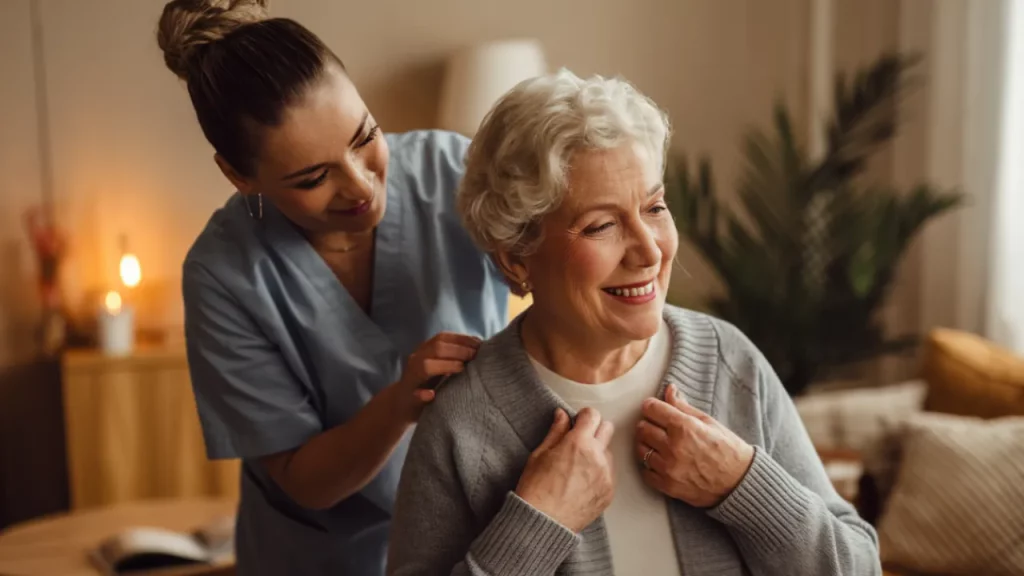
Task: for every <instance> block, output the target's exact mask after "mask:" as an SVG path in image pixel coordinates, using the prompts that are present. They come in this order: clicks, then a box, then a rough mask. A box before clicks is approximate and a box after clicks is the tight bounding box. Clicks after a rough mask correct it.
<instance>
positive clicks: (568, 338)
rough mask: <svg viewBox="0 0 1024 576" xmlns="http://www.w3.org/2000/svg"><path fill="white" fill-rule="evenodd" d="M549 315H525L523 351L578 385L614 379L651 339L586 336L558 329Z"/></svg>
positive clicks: (626, 369) (633, 361) (627, 367)
mask: <svg viewBox="0 0 1024 576" xmlns="http://www.w3.org/2000/svg"><path fill="white" fill-rule="evenodd" d="M562 324H563V323H560V322H558V320H557V319H556V317H555V316H553V315H551V314H544V313H537V314H531V313H530V312H527V313H526V316H525V317H524V318H523V324H522V327H521V334H522V338H523V346H524V347H525V348H526V352H527V353H528V354H529V355H530V356H532V357H533V359H534V360H536V361H538V362H540V363H541V364H542V365H544V366H545V367H546V368H548V369H549V370H551V371H552V372H554V373H556V374H558V375H559V376H561V377H563V378H568V379H569V380H572V381H574V382H579V383H581V384H600V383H602V382H608V381H609V380H614V379H615V378H618V377H619V376H622V375H623V374H625V373H626V372H627V371H628V370H629V369H630V368H632V367H633V366H634V365H635V364H636V363H637V361H638V360H640V357H641V356H643V354H644V352H645V351H646V350H647V344H648V342H650V340H649V339H648V340H621V339H618V340H616V341H612V340H615V339H608V338H599V337H590V338H588V337H586V336H583V335H582V332H581V331H580V330H573V329H571V328H569V329H568V330H560V329H559V326H560V325H562Z"/></svg>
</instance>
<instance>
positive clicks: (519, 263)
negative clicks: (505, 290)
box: [494, 250, 533, 297]
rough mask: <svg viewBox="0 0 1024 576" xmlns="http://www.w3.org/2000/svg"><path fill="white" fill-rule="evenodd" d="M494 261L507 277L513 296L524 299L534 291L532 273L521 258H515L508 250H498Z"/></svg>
mask: <svg viewBox="0 0 1024 576" xmlns="http://www.w3.org/2000/svg"><path fill="white" fill-rule="evenodd" d="M494 261H495V263H497V265H498V269H499V270H501V273H502V274H504V275H505V278H506V280H507V281H508V285H509V288H510V289H511V290H512V293H513V294H515V295H516V296H519V297H523V296H526V295H527V294H529V293H530V292H531V291H532V290H533V285H532V284H531V283H530V272H529V270H527V269H526V264H524V263H523V259H522V257H521V256H515V255H513V254H511V253H510V252H509V251H507V250H498V251H497V252H495V253H494Z"/></svg>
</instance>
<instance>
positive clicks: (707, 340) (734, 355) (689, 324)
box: [665, 305, 771, 381]
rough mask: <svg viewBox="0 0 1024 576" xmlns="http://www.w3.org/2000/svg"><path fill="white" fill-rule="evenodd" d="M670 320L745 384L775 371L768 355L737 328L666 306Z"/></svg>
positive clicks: (667, 317)
mask: <svg viewBox="0 0 1024 576" xmlns="http://www.w3.org/2000/svg"><path fill="white" fill-rule="evenodd" d="M665 308H666V319H667V320H668V322H669V324H670V325H671V324H675V326H676V327H677V328H679V329H680V333H681V334H683V335H684V336H683V337H684V338H686V339H689V340H690V342H691V344H692V348H694V349H698V350H701V351H703V354H705V355H706V356H707V355H711V356H713V358H708V359H709V360H714V361H715V362H717V363H718V364H719V365H720V366H722V367H724V368H725V369H727V370H729V371H730V372H732V373H733V375H735V376H737V377H739V378H740V379H742V380H745V381H746V380H748V379H749V378H751V377H755V376H757V374H758V373H759V372H763V371H764V370H769V371H770V370H771V366H770V365H769V364H768V361H767V360H766V359H765V357H764V354H762V353H761V350H760V349H758V347H757V345H755V344H754V343H753V342H752V341H751V340H750V338H749V337H747V335H746V334H744V333H743V331H742V330H740V329H739V328H738V327H737V326H736V325H735V324H733V323H731V322H729V321H727V320H723V319H721V318H716V317H714V316H712V315H710V314H706V313H704V312H698V311H696V310H690V309H687V308H680V307H677V306H671V305H669V306H666V307H665Z"/></svg>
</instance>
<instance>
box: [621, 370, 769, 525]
mask: <svg viewBox="0 0 1024 576" xmlns="http://www.w3.org/2000/svg"><path fill="white" fill-rule="evenodd" d="M665 400H666V401H665V402H662V401H661V400H658V399H657V398H649V399H647V400H646V401H645V402H644V405H643V419H642V420H640V422H639V423H638V424H637V430H636V455H637V458H638V459H639V460H640V462H641V463H642V464H643V466H644V468H645V470H644V480H645V481H646V482H647V484H648V485H650V486H651V487H652V488H654V489H655V490H658V491H659V492H661V493H663V494H665V495H666V496H669V497H671V498H675V499H677V500H682V501H683V502H686V503H688V504H690V505H692V506H697V507H700V508H708V507H711V506H715V505H717V504H718V503H720V502H721V501H722V500H724V499H725V497H726V496H728V495H729V494H730V493H731V492H732V491H733V489H735V488H736V486H737V485H738V484H739V483H740V480H742V479H743V476H744V475H746V473H747V469H748V468H750V463H751V462H752V461H753V458H754V448H753V447H752V446H750V445H749V444H747V443H746V442H745V441H744V440H743V439H742V438H740V437H739V436H737V435H736V434H734V433H733V432H732V431H731V430H729V429H728V428H726V427H725V426H723V425H721V424H720V423H719V422H718V421H717V420H715V419H714V418H712V417H711V416H708V415H707V414H705V413H703V412H701V411H700V410H697V409H696V408H694V407H693V406H690V405H689V404H688V403H687V402H686V400H684V399H683V398H681V397H679V396H677V395H676V391H675V388H674V387H672V386H669V387H668V390H667V391H666V393H665ZM652 450H653V451H652Z"/></svg>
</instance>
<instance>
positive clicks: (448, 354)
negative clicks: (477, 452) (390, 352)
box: [381, 332, 480, 422]
mask: <svg viewBox="0 0 1024 576" xmlns="http://www.w3.org/2000/svg"><path fill="white" fill-rule="evenodd" d="M479 348H480V339H479V338H476V337H475V336H468V335H466V334H456V333H454V332H439V333H438V334H436V335H435V336H434V337H433V338H431V339H430V340H427V341H426V342H424V343H423V344H420V346H419V348H417V349H416V351H415V352H413V353H412V354H410V355H409V358H408V359H407V360H406V362H405V370H404V371H403V372H402V378H401V379H400V380H399V381H398V382H395V383H394V384H392V385H391V386H389V387H388V388H386V389H385V390H384V391H383V392H381V394H382V395H384V396H385V398H386V399H387V400H388V401H389V402H391V403H392V407H391V408H392V409H393V410H394V411H395V412H394V413H395V414H397V415H398V416H399V417H400V418H402V419H403V420H404V421H407V422H415V421H416V420H417V419H418V418H419V416H420V412H422V411H423V407H424V406H425V405H427V404H428V403H429V402H431V401H432V400H433V399H434V390H431V389H428V388H423V386H424V384H426V383H427V382H428V381H430V380H431V379H432V378H435V377H443V376H450V375H452V374H456V373H458V372H462V370H463V369H464V368H465V366H466V362H469V361H470V360H472V359H473V358H474V357H475V356H476V353H477V350H478V349H479Z"/></svg>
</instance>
